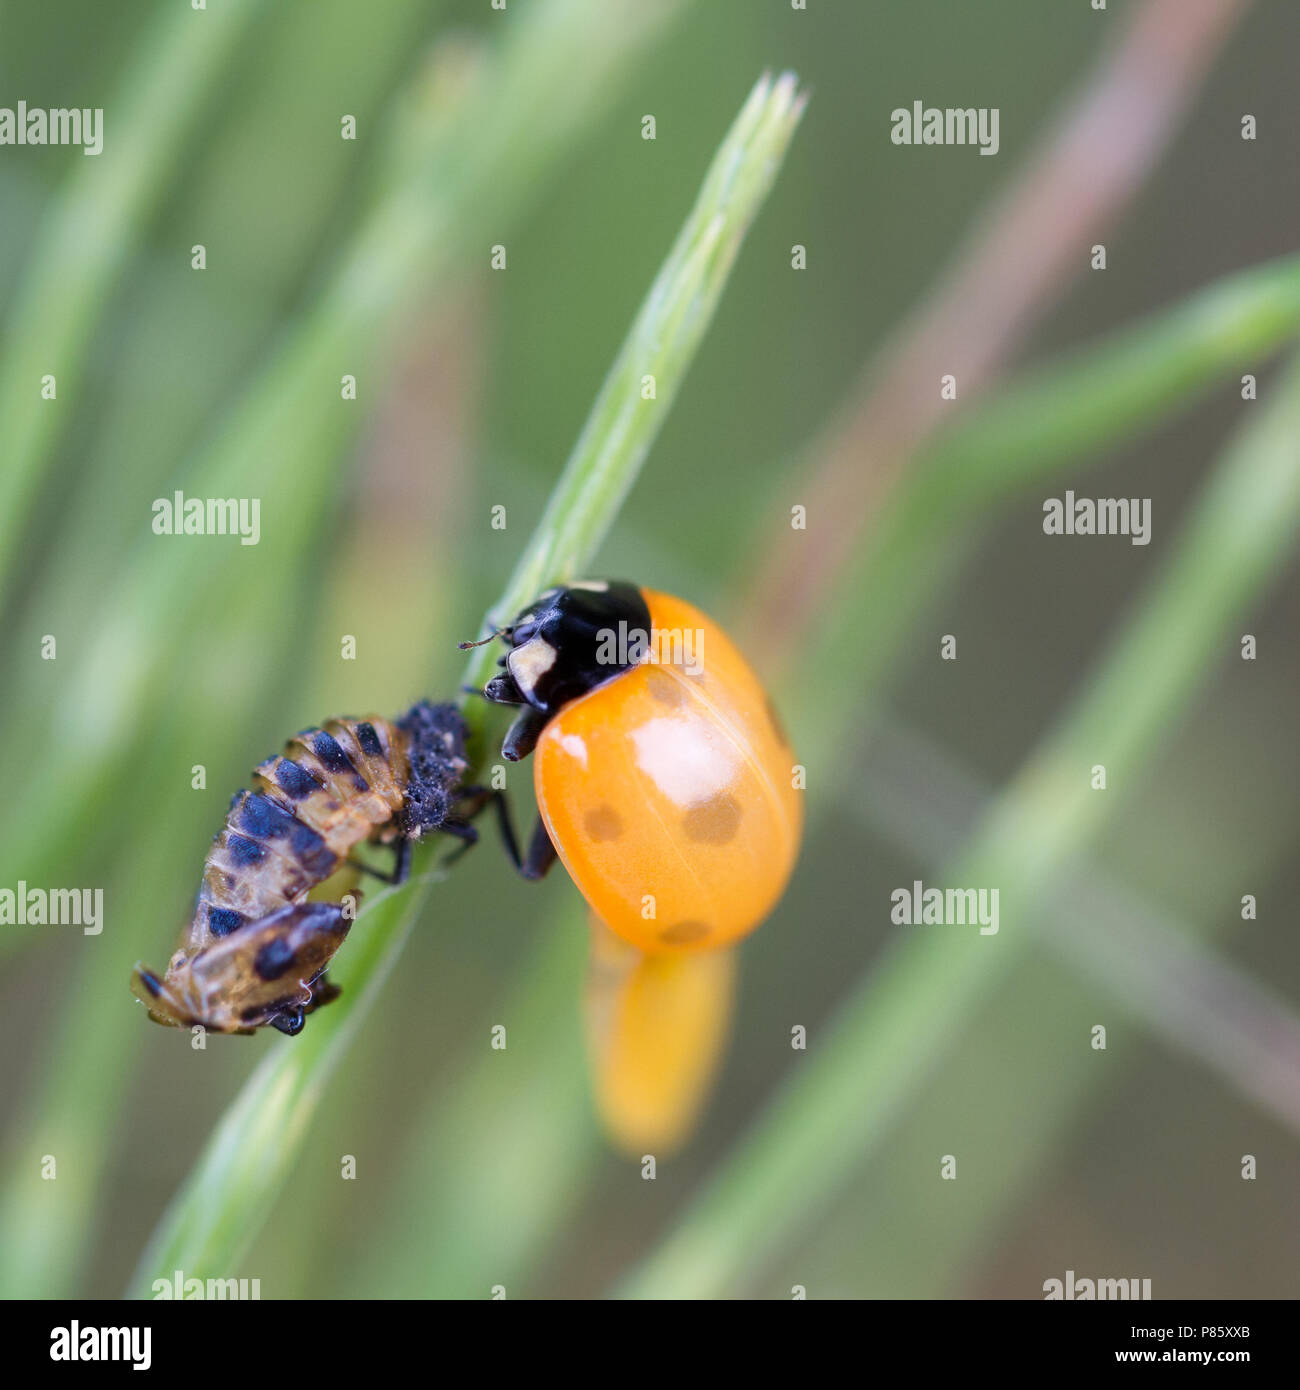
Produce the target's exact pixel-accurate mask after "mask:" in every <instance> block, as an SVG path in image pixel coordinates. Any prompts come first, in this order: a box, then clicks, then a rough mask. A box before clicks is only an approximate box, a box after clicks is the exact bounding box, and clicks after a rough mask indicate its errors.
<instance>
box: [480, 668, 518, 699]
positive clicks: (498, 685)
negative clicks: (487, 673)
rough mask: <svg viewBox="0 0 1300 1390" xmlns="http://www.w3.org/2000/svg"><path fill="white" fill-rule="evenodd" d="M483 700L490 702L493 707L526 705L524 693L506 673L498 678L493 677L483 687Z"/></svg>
mask: <svg viewBox="0 0 1300 1390" xmlns="http://www.w3.org/2000/svg"><path fill="white" fill-rule="evenodd" d="M483 697H484V699H487V700H491V701H492V703H493V704H494V705H526V704H527V703H528V700H527V698H526V697H525V695H524V692H523V691H522V690H520V688H519V687H518V686H517V685H516V684H515V678H514V677H513V676H512V675H511V674H510V673H509V672H508V671H507V672H504V673H502V674H501V675H499V676H493V677H492V679H491V680H490V681H488V683H487V684H486V685H485V686H484V687H483Z"/></svg>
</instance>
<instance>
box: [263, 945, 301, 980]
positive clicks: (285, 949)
mask: <svg viewBox="0 0 1300 1390" xmlns="http://www.w3.org/2000/svg"><path fill="white" fill-rule="evenodd" d="M293 959H294V950H293V947H292V946H290V945H289V943H288V942H287V941H283V940H280V941H268V942H267V943H266V945H265V946H263V947H262V949H261V950H260V951H258V953H257V955H256V956H254V957H253V969H254V970H256V971H257V973H258V974H259V975H260V976H261V977H262V979H264V980H278V979H279V978H280V976H281V975H283V974H284V972H285V971H286V970H288V968H289V967H290V966H291V965H292V964H293Z"/></svg>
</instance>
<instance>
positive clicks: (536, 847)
mask: <svg viewBox="0 0 1300 1390" xmlns="http://www.w3.org/2000/svg"><path fill="white" fill-rule="evenodd" d="M557 857H558V856H557V855H556V852H555V845H554V844H553V843H552V841H551V837H550V835H549V834H548V833H547V830H546V822H545V821H544V820H543V819H542V818H541V816H538V817H537V824H536V825H535V826H533V838H532V839H531V840H529V842H528V853H527V855H526V856H525V858H524V862H523V863H522V864H520V865H519V866H518V868H519V872H520V873H521V874H522V875H523V876H524V877H525V878H526V879H529V880H530V881H532V882H536V881H537V880H538V879H539V878H545V877H546V875H547V874H548V873H549V872H550V869H551V866H552V865H553V864H554V863H555V861H556V858H557Z"/></svg>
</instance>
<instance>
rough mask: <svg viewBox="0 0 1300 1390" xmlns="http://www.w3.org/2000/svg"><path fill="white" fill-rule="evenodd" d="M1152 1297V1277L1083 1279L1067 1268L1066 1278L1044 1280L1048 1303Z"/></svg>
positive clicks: (1111, 1300) (1044, 1292)
mask: <svg viewBox="0 0 1300 1390" xmlns="http://www.w3.org/2000/svg"><path fill="white" fill-rule="evenodd" d="M1150 1297H1151V1280H1150V1279H1081V1278H1078V1277H1076V1275H1075V1273H1074V1270H1072V1269H1067V1270H1066V1271H1065V1278H1064V1279H1045V1280H1044V1281H1043V1299H1044V1301H1045V1302H1048V1303H1050V1302H1051V1301H1052V1300H1053V1299H1064V1300H1067V1301H1070V1300H1073V1301H1083V1302H1087V1301H1088V1300H1089V1299H1092V1300H1098V1301H1101V1302H1106V1301H1110V1302H1114V1301H1116V1300H1122V1301H1128V1300H1130V1299H1135V1300H1136V1299H1148V1298H1150Z"/></svg>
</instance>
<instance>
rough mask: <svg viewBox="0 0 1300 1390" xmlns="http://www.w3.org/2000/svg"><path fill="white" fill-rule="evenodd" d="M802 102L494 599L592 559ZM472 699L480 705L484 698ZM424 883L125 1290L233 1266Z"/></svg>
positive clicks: (287, 1054)
mask: <svg viewBox="0 0 1300 1390" xmlns="http://www.w3.org/2000/svg"><path fill="white" fill-rule="evenodd" d="M803 105H804V102H803V98H802V97H800V96H799V94H798V92H797V90H796V84H795V79H794V77H793V76H792V75H790V74H784V75H782V76H781V77H779V78H777V79H776V80H775V81H773V80H772V79H770V78H768V77H764V78H763V79H761V80H760V81H759V83H758V84H757V85H756V86H755V88H754V91H753V93H752V94H751V96H750V98H749V100H748V101H747V102H746V104H745V107H744V109H743V110H742V112H741V114H740V116H739V117H738V118H737V120H736V122H735V124H734V125H733V127H732V129H731V131H730V132H729V133H728V135H727V137H726V138H725V139H724V141H723V143H722V145H721V147H720V149H719V151H718V153H717V155H716V157H715V159H714V161H713V164H712V166H711V169H710V172H709V175H708V177H707V178H706V180H705V184H704V188H703V190H702V192H701V194H700V198H699V201H698V202H697V204H696V207H695V209H694V210H693V211H692V213H691V215H690V217H689V218H688V220H687V222H686V225H685V227H684V228H683V231H682V234H681V236H680V237H679V238H678V241H677V243H676V244H675V245H674V247H673V250H672V252H671V254H670V256H669V258H668V261H667V262H666V263H665V266H664V268H663V270H662V271H661V273H660V275H659V277H658V278H657V279H656V280H655V282H654V284H653V286H652V287H651V290H650V294H649V295H648V297H647V299H646V302H645V304H644V305H643V307H642V310H641V312H640V313H639V314H638V316H637V319H636V321H635V322H634V324H633V326H632V331H631V333H630V334H629V337H628V339H627V341H626V342H625V344H624V347H623V349H622V351H621V352H620V353H619V356H618V357H617V359H616V360H615V364H614V367H613V369H612V370H611V372H610V374H609V377H608V378H607V380H606V382H605V384H604V386H603V388H602V390H601V392H600V395H599V396H598V398H597V400H596V403H595V406H594V407H593V410H592V417H591V419H590V420H589V421H588V423H587V425H586V427H585V428H584V429H583V432H582V435H581V436H580V438H579V440H578V444H577V446H576V447H575V449H574V451H573V454H572V455H571V456H570V458H569V461H568V463H567V464H566V466H565V469H564V472H563V474H562V475H561V477H560V479H559V481H558V483H557V484H556V493H555V496H554V499H553V502H552V505H550V506H548V507H547V509H546V511H545V513H544V515H543V517H542V519H541V521H540V523H539V525H538V528H537V530H536V532H535V533H534V535H533V537H532V539H531V540H530V542H529V544H528V546H527V548H526V550H525V552H524V554H523V556H522V557H521V559H520V562H519V564H518V566H517V567H516V570H515V573H514V576H513V577H512V578H511V581H510V583H509V585H508V586H507V589H506V592H505V594H504V595H503V596H502V599H501V603H500V605H499V607H500V609H501V611H506V612H509V611H513V610H515V609H517V608H520V607H522V606H523V605H524V604H525V603H526V602H527V601H529V600H530V599H532V598H533V597H535V596H536V593H537V591H538V590H539V589H540V588H543V587H545V584H546V583H547V582H549V581H551V580H552V579H555V578H559V577H561V576H563V575H566V574H571V573H574V572H575V571H576V570H577V569H579V568H581V567H582V566H583V565H585V564H588V563H590V561H591V559H592V557H593V555H594V552H595V550H596V548H597V546H598V545H599V544H600V541H601V539H602V538H603V537H604V535H605V533H606V531H607V529H608V527H609V525H610V524H611V522H612V521H613V518H614V516H615V515H616V514H617V511H618V508H619V506H620V505H621V503H622V501H623V498H624V497H625V496H626V495H627V491H628V489H629V488H630V487H631V485H632V483H633V481H634V480H635V478H636V475H637V473H638V471H639V469H640V466H641V463H642V461H643V460H644V458H645V456H646V453H647V451H648V450H649V448H650V444H651V442H652V441H653V439H654V437H655V435H656V434H657V433H658V431H659V428H660V426H661V424H662V422H663V419H664V416H665V414H666V406H667V405H668V404H669V403H670V402H671V401H672V399H673V397H674V395H675V394H676V391H677V388H678V386H679V385H680V383H681V381H682V379H683V378H684V376H685V374H686V372H687V370H688V369H689V367H690V364H691V362H692V360H693V358H694V355H695V350H696V348H697V347H698V346H699V343H700V340H701V338H702V337H703V332H704V328H705V327H707V325H708V323H709V320H710V319H711V317H712V314H713V311H714V309H715V307H716V305H717V302H718V300H719V298H720V297H721V294H722V290H723V287H724V286H725V284H726V279H727V273H728V271H729V270H730V267H731V265H732V263H733V262H734V259H735V256H736V253H737V251H738V249H739V245H740V241H741V240H742V238H743V236H744V233H745V230H746V229H747V228H748V227H749V225H750V223H751V222H752V220H753V218H754V216H755V214H756V213H757V211H758V209H759V207H760V206H761V205H762V203H763V200H764V198H765V197H766V194H767V192H768V190H769V188H770V187H771V185H772V182H773V179H774V178H775V175H776V171H777V170H778V169H779V167H780V164H781V160H782V157H783V156H784V153H785V150H786V147H787V145H788V144H789V141H790V138H791V136H792V135H793V134H794V130H795V127H796V126H797V124H798V121H799V117H800V115H801V113H802V111H803ZM647 371H651V372H654V373H655V374H656V376H657V379H658V382H659V399H658V400H657V401H654V402H644V401H642V399H641V377H642V375H643V374H644V373H645V372H647ZM494 663H495V655H494V654H493V653H492V651H491V650H490V648H480V649H479V650H478V651H476V652H475V653H474V656H473V659H472V660H471V662H470V667H469V671H468V672H467V675H466V684H481V683H482V680H483V678H484V675H485V674H486V673H487V672H489V671H491V670H492V669H493V667H494ZM474 714H475V717H476V719H478V720H480V721H481V720H482V718H483V711H482V709H477V710H475V711H474ZM428 858H429V855H428V853H427V852H426V853H424V854H422V855H421V856H420V859H421V862H422V863H423V864H424V867H426V868H427V860H428ZM427 892H428V885H427V881H421V882H418V883H416V884H413V885H411V886H410V887H409V888H406V889H402V890H398V891H396V892H393V893H390V894H388V895H386V896H385V897H384V899H383V900H382V901H381V902H380V903H379V904H378V905H377V906H375V907H373V908H370V909H367V910H364V911H363V912H362V913H361V914H360V917H359V920H358V923H357V925H356V926H355V927H354V928H353V934H352V939H351V942H350V944H349V950H348V953H347V959H346V961H344V962H342V968H341V970H340V972H339V974H340V978H341V979H342V980H343V982H344V983H345V986H346V989H345V992H344V995H343V997H342V998H341V999H340V1000H339V1001H338V1002H337V1003H335V1004H333V1005H331V1006H330V1008H329V1009H328V1010H326V1011H324V1012H323V1013H321V1014H319V1015H317V1016H316V1017H315V1018H313V1019H312V1023H311V1027H310V1028H308V1029H307V1030H306V1032H305V1033H304V1034H303V1036H302V1037H300V1038H298V1039H296V1040H294V1042H292V1043H290V1044H288V1045H285V1046H280V1047H277V1048H276V1049H275V1051H273V1052H272V1053H271V1054H270V1055H269V1056H268V1057H267V1058H266V1060H265V1061H264V1062H263V1063H262V1065H261V1066H260V1067H259V1068H258V1069H257V1071H256V1072H255V1073H254V1074H253V1076H252V1077H250V1079H249V1081H248V1083H247V1084H246V1086H245V1087H244V1089H243V1091H242V1092H241V1094H240V1095H239V1096H238V1097H237V1099H236V1100H235V1102H234V1104H233V1105H232V1106H231V1107H230V1108H229V1109H228V1110H227V1112H226V1114H225V1116H224V1117H223V1118H222V1120H221V1121H220V1123H219V1124H218V1126H217V1129H216V1131H215V1133H214V1134H213V1136H212V1138H211V1139H210V1140H209V1142H208V1145H207V1147H206V1148H205V1150H204V1152H203V1154H202V1155H201V1156H200V1158H199V1160H198V1163H197V1165H196V1167H195V1168H194V1170H193V1171H192V1173H191V1174H190V1177H189V1178H188V1179H187V1181H186V1183H185V1184H184V1185H183V1187H182V1188H181V1190H180V1192H179V1193H178V1194H177V1196H176V1198H175V1199H174V1201H173V1202H172V1204H171V1206H170V1207H169V1208H168V1211H167V1213H166V1214H165V1216H164V1217H163V1220H162V1223H161V1224H160V1226H159V1227H158V1229H157V1230H156V1231H155V1233H154V1236H153V1238H152V1240H151V1241H150V1243H149V1246H148V1248H147V1249H146V1251H145V1253H144V1255H143V1257H142V1259H141V1261H140V1265H139V1268H138V1270H137V1273H136V1277H135V1279H134V1281H133V1284H132V1289H131V1292H132V1293H133V1294H135V1295H136V1296H141V1297H143V1296H146V1295H147V1294H148V1292H149V1290H150V1287H151V1285H152V1282H153V1280H154V1279H155V1278H169V1277H171V1275H172V1273H173V1272H174V1271H175V1270H177V1269H180V1270H183V1271H184V1272H185V1273H186V1275H187V1276H191V1277H200V1278H203V1277H207V1276H209V1275H216V1274H218V1273H220V1272H222V1271H227V1270H229V1269H231V1267H232V1266H233V1264H234V1262H235V1261H237V1260H238V1259H239V1258H240V1256H241V1254H242V1253H243V1251H244V1250H245V1249H246V1248H247V1246H248V1243H249V1242H250V1241H251V1240H252V1239H253V1237H254V1236H255V1235H256V1234H257V1231H258V1229H259V1228H260V1226H261V1223H262V1221H263V1220H264V1219H265V1217H266V1214H267V1212H268V1211H269V1209H270V1207H271V1204H272V1203H273V1202H274V1200H275V1196H276V1193H277V1192H278V1191H279V1189H280V1187H281V1186H282V1185H283V1183H284V1181H285V1179H286V1178H287V1177H288V1174H289V1172H290V1170H291V1169H292V1167H293V1165H294V1163H295V1162H296V1160H297V1155H298V1150H299V1147H300V1144H301V1141H302V1138H303V1136H304V1134H305V1132H306V1128H307V1124H308V1122H309V1121H310V1118H311V1115H312V1114H313V1113H314V1111H315V1107H316V1104H317V1102H318V1101H319V1099H320V1096H321V1094H322V1093H323V1089H324V1084H325V1080H326V1079H327V1078H328V1075H329V1073H330V1072H331V1071H332V1070H333V1068H334V1067H335V1066H336V1065H337V1064H338V1061H339V1059H340V1057H341V1056H342V1055H343V1053H344V1052H345V1051H346V1049H347V1046H348V1043H349V1041H350V1039H351V1036H352V1034H353V1032H354V1030H355V1029H356V1027H357V1026H358V1024H359V1022H360V1020H361V1019H362V1018H363V1017H364V1015H365V1013H366V1010H367V1008H368V1007H369V1005H370V1003H371V1001H372V1000H373V999H374V997H375V995H376V994H377V993H378V990H379V988H380V985H381V984H382V979H383V976H384V975H385V974H386V973H387V971H388V969H389V968H391V965H392V962H393V961H394V960H395V959H396V957H397V955H398V954H399V953H400V951H401V947H402V943H403V941H404V939H405V935H406V932H407V931H408V930H409V927H410V923H411V922H412V920H413V919H414V917H415V915H416V914H417V913H418V911H419V909H420V907H421V905H422V903H423V901H424V899H425V897H426V895H427ZM354 943H355V944H354ZM362 943H364V944H362ZM358 946H360V947H361V949H357V947H358ZM575 1007H576V994H575Z"/></svg>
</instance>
